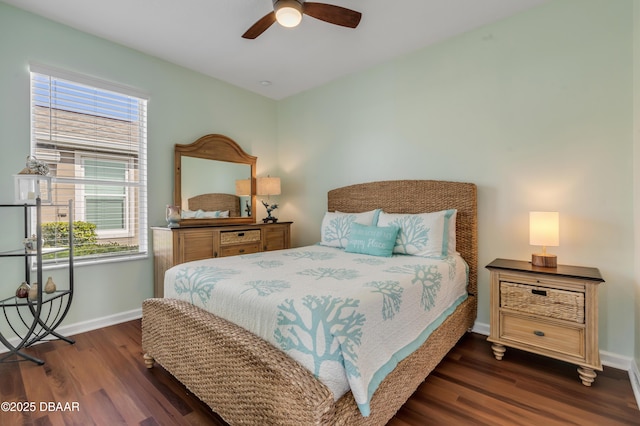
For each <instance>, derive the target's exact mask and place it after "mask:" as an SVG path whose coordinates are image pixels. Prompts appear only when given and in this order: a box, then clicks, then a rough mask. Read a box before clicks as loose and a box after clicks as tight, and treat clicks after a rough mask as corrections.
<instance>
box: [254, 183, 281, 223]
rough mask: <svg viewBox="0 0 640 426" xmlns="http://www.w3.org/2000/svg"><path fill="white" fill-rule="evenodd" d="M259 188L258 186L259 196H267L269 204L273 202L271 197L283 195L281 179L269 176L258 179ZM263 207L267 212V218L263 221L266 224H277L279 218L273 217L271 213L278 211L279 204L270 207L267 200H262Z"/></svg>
mask: <svg viewBox="0 0 640 426" xmlns="http://www.w3.org/2000/svg"><path fill="white" fill-rule="evenodd" d="M257 186H258V195H266V196H267V200H268V201H269V202H271V201H270V198H269V197H270V196H271V195H280V193H281V189H280V178H278V177H271V176H267V177H262V178H258V184H257ZM262 205H263V206H264V208H265V209H266V210H267V217H265V218H264V219H262V221H263V222H264V223H269V222H273V223H276V222H277V221H278V218H277V217H273V216H271V212H272V211H274V210H275V209H277V208H278V205H277V204H271V205H269V203H268V202H267V201H265V200H262Z"/></svg>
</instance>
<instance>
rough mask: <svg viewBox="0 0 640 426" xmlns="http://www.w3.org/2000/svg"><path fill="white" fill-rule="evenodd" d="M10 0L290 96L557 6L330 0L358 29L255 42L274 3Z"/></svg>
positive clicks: (289, 32) (510, 0) (495, 0)
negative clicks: (355, 15)
mask: <svg viewBox="0 0 640 426" xmlns="http://www.w3.org/2000/svg"><path fill="white" fill-rule="evenodd" d="M2 1H4V2H5V3H7V4H11V5H13V6H16V7H18V8H21V9H24V10H27V11H30V12H33V13H35V14H38V15H41V16H44V17H46V18H49V19H51V20H53V21H57V22H60V23H63V24H66V25H68V26H70V27H73V28H77V29H79V30H81V31H84V32H87V33H90V34H94V35H96V36H99V37H102V38H105V39H107V40H111V41H114V42H116V43H119V44H122V45H124V46H128V47H131V48H133V49H136V50H139V51H141V52H144V53H147V54H149V55H153V56H156V57H158V58H161V59H164V60H167V61H169V62H172V63H175V64H178V65H182V66H184V67H186V68H189V69H192V70H195V71H199V72H201V73H203V74H206V75H209V76H212V77H215V78H218V79H220V80H223V81H226V82H228V83H231V84H234V85H236V86H239V87H243V88H245V89H247V90H250V91H252V92H255V93H259V94H262V95H264V96H267V97H270V98H273V99H283V98H285V97H287V96H290V95H293V94H296V93H299V92H302V91H304V90H307V89H310V88H313V87H316V86H319V85H321V84H323V83H326V82H328V81H331V80H333V79H335V78H338V77H340V76H344V75H347V74H350V73H353V72H356V71H360V70H363V69H366V68H368V67H370V66H372V65H374V64H377V63H380V62H383V61H385V60H388V59H391V58H393V57H396V56H399V55H401V54H404V53H407V52H411V51H414V50H417V49H419V48H422V47H425V46H427V45H430V44H433V43H435V42H437V41H440V40H443V39H445V38H448V37H451V36H453V35H456V34H460V33H463V32H465V31H469V30H471V29H473V28H477V27H480V26H482V25H485V24H488V23H491V22H495V21H497V20H499V19H502V18H505V17H507V16H510V15H513V14H515V13H518V12H520V11H523V10H525V9H528V8H530V7H532V6H535V5H538V4H541V3H544V2H545V1H548V0H401V1H400V0H323V2H325V3H331V4H335V5H338V6H343V7H347V8H349V9H353V10H357V11H359V12H362V21H361V22H360V25H359V26H358V28H356V29H348V28H343V27H339V26H335V25H331V24H328V23H325V22H322V21H319V20H316V19H314V18H311V17H309V16H305V17H304V19H303V20H302V23H301V24H300V25H299V26H298V27H296V28H293V29H287V28H284V27H281V26H279V25H278V24H274V25H273V26H272V27H271V28H269V29H268V30H267V31H266V32H265V33H263V34H262V35H261V36H260V37H258V38H257V39H255V40H245V39H243V38H241V35H242V34H243V33H244V32H245V31H246V30H247V29H248V28H249V27H250V26H251V25H253V23H254V22H255V21H257V20H258V19H259V18H261V17H263V16H264V15H266V14H267V13H269V12H270V11H271V10H273V6H272V0H108V1H105V0H100V1H97V0H2ZM263 81H269V82H271V85H263V84H261V82H263Z"/></svg>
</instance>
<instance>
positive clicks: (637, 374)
mask: <svg viewBox="0 0 640 426" xmlns="http://www.w3.org/2000/svg"><path fill="white" fill-rule="evenodd" d="M629 379H630V380H631V388H632V389H633V395H634V396H635V397H636V404H637V405H638V408H640V370H639V369H638V363H637V362H636V361H635V360H634V361H633V362H632V363H631V369H630V370H629Z"/></svg>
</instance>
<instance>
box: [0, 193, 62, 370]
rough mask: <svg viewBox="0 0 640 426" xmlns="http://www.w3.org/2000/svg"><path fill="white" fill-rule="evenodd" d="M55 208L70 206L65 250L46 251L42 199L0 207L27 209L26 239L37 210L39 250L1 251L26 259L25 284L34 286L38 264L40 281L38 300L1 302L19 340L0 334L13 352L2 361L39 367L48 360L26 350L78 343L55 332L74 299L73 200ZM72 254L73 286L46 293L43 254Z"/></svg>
mask: <svg viewBox="0 0 640 426" xmlns="http://www.w3.org/2000/svg"><path fill="white" fill-rule="evenodd" d="M52 206H53V207H67V208H68V220H69V241H68V246H67V247H62V248H51V249H49V248H43V247H42V243H43V242H42V215H41V207H42V204H41V200H40V198H37V199H36V203H35V204H33V205H32V204H24V205H15V204H5V205H0V208H4V207H7V208H9V207H13V208H22V209H24V235H25V240H27V239H28V238H29V236H30V235H33V233H32V232H30V228H31V220H30V213H32V212H33V211H34V210H35V214H36V229H35V236H36V242H35V250H30V249H29V247H27V246H25V247H24V248H23V249H19V250H10V251H6V252H0V257H19V258H24V265H25V274H24V275H25V281H26V282H27V283H31V282H32V281H31V275H32V269H33V267H34V265H35V272H36V281H35V282H37V283H38V291H37V297H36V298H35V299H31V298H29V297H26V298H19V297H17V296H12V297H8V298H6V299H3V300H0V308H1V309H2V313H3V315H4V319H5V321H6V323H7V324H8V325H9V328H10V329H11V330H12V331H13V332H14V334H15V335H16V339H11V340H13V341H14V342H15V341H16V340H17V341H18V343H17V344H12V343H11V341H10V340H9V339H8V338H7V337H6V336H4V335H3V334H2V333H1V332H0V343H2V344H3V345H4V346H5V347H6V348H7V349H8V350H9V351H8V353H4V354H1V356H0V362H17V361H24V360H29V361H33V362H35V363H37V364H38V365H42V364H44V361H43V360H41V359H39V358H36V357H34V356H31V355H29V354H27V353H25V352H24V351H23V349H24V348H27V347H29V346H31V345H33V344H35V343H37V342H40V341H45V340H54V339H61V340H64V341H66V342H68V343H70V344H73V343H75V341H74V340H72V339H70V338H68V337H65V336H63V335H61V334H59V333H57V332H56V331H55V329H56V328H57V327H58V326H59V325H60V323H62V321H63V320H64V318H65V316H66V315H67V313H68V311H69V308H70V306H71V301H72V299H73V201H72V200H69V203H68V205H64V204H61V205H52ZM61 251H68V268H69V285H68V289H63V290H56V291H53V292H52V293H46V292H44V287H45V284H44V281H43V279H42V278H43V277H42V256H43V254H48V253H55V252H61Z"/></svg>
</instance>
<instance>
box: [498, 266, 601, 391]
mask: <svg viewBox="0 0 640 426" xmlns="http://www.w3.org/2000/svg"><path fill="white" fill-rule="evenodd" d="M487 269H489V270H490V271H491V301H490V303H491V332H490V335H489V338H488V339H487V340H489V341H490V342H493V345H492V346H491V348H492V349H493V354H494V356H495V357H496V359H498V360H501V359H502V357H503V355H504V353H505V350H506V348H505V346H509V347H513V348H518V349H522V350H525V351H529V352H533V353H537V354H540V355H545V356H548V357H551V358H555V359H559V360H562V361H566V362H569V363H572V364H576V365H578V367H579V368H578V375H579V376H580V379H581V380H582V384H584V385H585V386H591V383H593V381H594V380H595V378H596V372H595V370H598V371H602V364H601V363H600V353H599V348H598V285H599V284H600V283H602V282H604V280H603V279H602V276H601V275H600V272H599V271H598V269H596V268H586V267H581V266H567V265H558V266H557V268H544V267H537V266H532V265H531V262H526V261H518V260H508V259H496V260H494V261H493V262H491V263H490V264H489V265H487Z"/></svg>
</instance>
